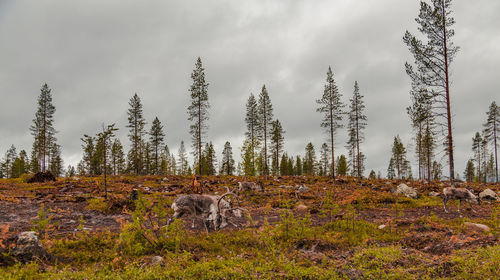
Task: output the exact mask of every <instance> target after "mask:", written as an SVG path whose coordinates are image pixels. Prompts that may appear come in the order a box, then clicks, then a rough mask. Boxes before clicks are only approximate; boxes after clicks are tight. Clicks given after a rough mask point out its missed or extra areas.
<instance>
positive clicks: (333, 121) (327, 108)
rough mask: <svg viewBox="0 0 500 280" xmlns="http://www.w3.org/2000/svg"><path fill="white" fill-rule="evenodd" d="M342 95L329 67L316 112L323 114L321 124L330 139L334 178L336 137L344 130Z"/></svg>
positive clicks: (333, 176)
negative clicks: (338, 132)
mask: <svg viewBox="0 0 500 280" xmlns="http://www.w3.org/2000/svg"><path fill="white" fill-rule="evenodd" d="M341 96H342V95H341V94H340V93H339V90H338V88H337V85H336V84H335V80H334V79H333V73H332V68H331V67H328V72H327V73H326V84H325V88H324V90H323V96H322V97H321V99H318V100H316V103H317V104H318V105H319V107H318V108H317V109H316V112H320V113H322V114H323V121H322V122H321V127H323V128H325V129H326V132H327V133H328V135H329V137H330V150H331V152H332V157H331V158H332V167H331V170H332V178H335V160H334V159H335V145H334V144H335V141H334V135H335V132H336V130H337V129H338V128H342V127H343V125H342V124H341V123H340V122H341V121H342V114H344V112H343V111H342V108H343V107H344V106H345V105H344V104H342V102H341V101H340V98H341Z"/></svg>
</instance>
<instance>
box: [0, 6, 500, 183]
mask: <svg viewBox="0 0 500 280" xmlns="http://www.w3.org/2000/svg"><path fill="white" fill-rule="evenodd" d="M451 2H452V1H451V0H431V1H430V3H428V2H426V1H421V2H420V13H419V15H418V17H417V18H416V19H415V20H416V22H417V24H418V30H419V32H420V33H421V34H420V35H418V36H417V35H414V34H412V33H410V32H409V31H406V33H405V34H404V36H403V42H404V43H405V44H406V45H407V46H408V49H409V51H410V52H411V54H412V55H413V58H414V61H413V63H408V62H407V63H406V64H405V69H406V73H407V74H408V76H409V78H410V80H411V90H410V99H411V105H410V106H409V107H408V108H407V113H408V115H409V117H410V120H411V126H412V129H413V132H414V138H413V140H414V141H415V154H416V161H417V162H416V164H417V166H418V174H416V176H418V178H419V179H422V180H440V179H441V178H442V177H443V171H442V168H443V167H442V165H441V163H440V162H441V159H439V158H437V156H438V154H439V152H438V151H437V150H438V148H439V142H441V141H442V144H443V147H444V152H445V155H446V157H447V163H448V165H449V176H448V179H450V180H451V181H452V182H453V180H454V179H455V178H458V177H459V175H458V174H457V173H456V172H455V167H454V151H453V149H454V144H453V134H452V132H453V131H452V114H451V106H450V104H451V103H450V75H449V67H450V64H451V63H452V62H453V59H454V57H455V56H456V54H457V53H458V51H459V48H458V47H457V46H455V45H454V44H453V42H452V41H451V38H452V37H453V36H454V34H455V31H454V30H453V29H452V26H453V24H454V23H455V20H454V18H453V17H452V16H451ZM422 38H424V39H422ZM191 79H192V84H191V86H190V87H189V93H190V97H191V104H190V105H189V106H188V108H187V113H188V120H189V121H190V122H191V125H190V126H189V133H190V135H191V148H192V150H191V151H192V155H193V159H194V161H193V162H192V163H189V161H188V156H187V151H186V147H185V144H184V141H181V143H180V147H179V149H178V151H177V155H174V153H172V152H171V151H170V150H169V147H168V145H167V144H166V134H165V131H164V127H163V124H162V123H161V121H160V120H159V119H158V117H155V118H154V119H153V120H152V122H151V126H150V127H149V128H147V127H146V126H147V124H148V123H147V121H146V120H145V118H144V113H143V107H142V103H141V99H140V97H139V96H138V95H137V93H136V94H134V95H133V96H132V98H131V99H130V100H129V109H128V111H127V116H128V124H127V125H126V128H127V129H128V139H129V141H130V147H129V149H128V151H127V153H125V148H124V147H123V145H122V143H121V142H120V140H119V139H118V138H116V137H115V135H114V131H116V130H117V129H118V128H116V127H115V125H114V124H110V125H107V126H105V125H104V124H102V132H99V133H97V134H95V135H89V134H84V135H83V136H82V138H81V141H82V150H83V157H82V160H81V161H80V162H79V163H78V165H77V166H76V168H75V167H72V166H68V168H67V170H66V175H68V176H72V175H74V174H80V175H101V174H103V173H104V174H105V173H106V171H107V170H109V173H111V174H113V175H119V174H134V175H147V174H153V175H160V174H161V175H171V174H182V175H187V174H197V175H215V174H227V175H232V174H241V175H246V176H268V175H303V174H306V175H322V176H331V177H332V178H335V176H336V175H347V174H349V175H352V176H356V177H362V176H363V175H364V172H365V161H366V157H365V155H364V153H363V152H362V151H361V148H360V145H361V144H362V143H363V142H364V139H365V138H364V130H365V128H366V126H367V117H366V115H365V109H366V108H365V104H364V100H363V95H361V94H360V87H359V84H358V82H357V81H355V82H354V87H353V93H352V96H351V98H350V99H349V102H346V103H344V102H343V101H342V94H341V93H340V91H339V89H338V87H337V85H336V81H335V78H334V74H333V71H332V69H331V67H328V70H327V73H326V81H325V84H324V89H323V94H322V95H321V96H320V98H319V99H317V100H316V104H317V108H316V111H317V112H318V113H320V114H321V115H322V117H323V118H322V121H321V123H320V126H321V127H322V128H323V129H324V132H325V134H326V140H327V141H326V142H324V143H323V144H322V145H321V147H320V148H319V158H318V157H317V156H316V149H315V147H314V145H313V144H312V143H307V144H306V146H305V150H304V155H303V156H300V155H290V154H289V153H287V152H286V151H285V149H284V147H285V133H286V131H285V130H284V128H283V126H282V123H281V121H280V120H279V119H278V118H275V116H274V114H273V105H272V102H271V98H270V94H269V92H268V89H267V88H266V85H263V86H262V88H261V89H260V93H259V94H258V96H255V95H254V94H253V93H250V95H249V97H248V99H247V102H246V111H245V124H246V131H245V140H244V142H243V143H242V148H241V161H240V162H238V163H237V164H236V163H235V161H234V158H233V151H232V146H231V143H230V142H229V141H227V142H226V143H225V145H224V149H223V151H222V154H221V158H220V160H219V159H218V157H217V153H216V151H215V150H214V146H213V144H212V142H210V141H207V139H206V135H207V131H208V129H209V126H208V120H209V110H210V103H209V95H208V87H209V83H208V82H207V81H206V79H205V69H204V67H203V64H202V61H201V58H198V59H197V61H196V63H195V68H194V70H193V71H192V73H191ZM347 105H349V106H348V110H346V109H345V108H346V107H347ZM54 112H55V106H54V105H53V104H52V97H51V90H50V88H49V87H48V85H47V84H44V85H43V86H42V88H41V93H40V96H39V97H38V108H37V111H36V113H35V118H34V119H33V125H32V126H31V127H30V132H31V135H32V136H33V138H34V141H33V147H32V152H31V156H30V157H28V155H27V153H26V151H24V150H22V151H20V152H19V154H17V152H16V148H15V147H14V146H12V147H11V148H9V149H8V151H7V152H6V154H5V156H4V159H3V161H2V163H1V168H0V176H1V177H8V178H11V177H18V176H20V175H21V174H23V173H27V172H38V171H46V170H50V171H51V172H52V173H54V174H55V175H57V176H61V175H63V171H64V168H63V162H62V158H61V147H60V146H59V145H58V144H57V138H56V137H55V135H56V133H57V131H56V130H55V129H54V127H53V121H54V119H53V115H54ZM499 119H500V117H499V109H498V106H497V105H496V103H495V102H493V103H492V104H491V106H490V108H489V111H488V113H487V121H486V123H485V124H484V130H483V131H482V132H481V133H479V132H478V133H476V135H475V136H474V138H473V144H472V151H473V153H474V156H473V157H472V158H471V159H470V160H469V161H468V162H467V165H466V170H465V171H464V178H465V179H466V180H468V181H471V180H475V181H480V182H486V181H493V180H494V181H497V182H498V160H497V146H498V144H497V140H498V138H499V129H500V128H499V125H498V120H499ZM344 122H347V124H345V123H344ZM345 126H347V127H346V130H347V134H348V141H347V143H345V148H346V149H347V151H348V153H347V157H346V156H345V155H340V156H338V155H337V156H336V155H335V148H336V147H337V144H338V143H337V142H336V137H337V134H338V133H339V131H340V130H341V129H343V128H344V127H345ZM441 136H444V139H442V138H440V137H441ZM369 176H370V177H375V176H377V177H381V175H380V173H379V174H377V175H376V174H375V172H374V171H373V170H372V171H371V172H370V175H369ZM387 177H388V178H400V179H402V178H413V177H414V174H413V172H412V170H411V165H410V162H409V160H408V159H407V148H405V146H404V145H403V143H402V141H401V139H400V138H399V136H396V137H395V138H394V142H393V145H392V149H391V157H390V160H389V165H388V168H387Z"/></svg>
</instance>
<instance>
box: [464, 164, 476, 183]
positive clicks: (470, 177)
mask: <svg viewBox="0 0 500 280" xmlns="http://www.w3.org/2000/svg"><path fill="white" fill-rule="evenodd" d="M474 173H475V167H474V160H473V159H469V160H468V161H467V165H466V166H465V171H464V178H465V180H466V181H467V182H472V181H474Z"/></svg>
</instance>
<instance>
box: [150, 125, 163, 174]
mask: <svg viewBox="0 0 500 280" xmlns="http://www.w3.org/2000/svg"><path fill="white" fill-rule="evenodd" d="M164 139H165V133H164V132H163V125H162V124H161V122H160V120H159V119H158V117H155V119H154V120H153V124H152V126H151V130H150V131H149V140H150V141H151V142H150V143H151V148H152V151H153V159H154V161H153V166H152V173H153V174H154V175H157V174H158V172H159V171H160V168H159V160H160V152H161V151H160V148H161V146H162V145H163V141H164Z"/></svg>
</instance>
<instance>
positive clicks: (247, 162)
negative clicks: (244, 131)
mask: <svg viewBox="0 0 500 280" xmlns="http://www.w3.org/2000/svg"><path fill="white" fill-rule="evenodd" d="M254 143H255V142H254ZM241 160H242V162H241V168H242V172H243V174H244V175H245V176H255V175H256V164H255V163H256V161H255V148H254V147H253V144H252V142H251V141H250V140H248V139H247V140H245V141H244V142H243V147H242V148H241Z"/></svg>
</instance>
